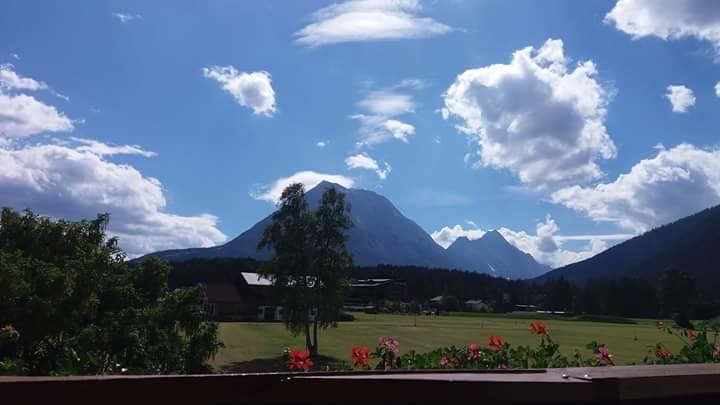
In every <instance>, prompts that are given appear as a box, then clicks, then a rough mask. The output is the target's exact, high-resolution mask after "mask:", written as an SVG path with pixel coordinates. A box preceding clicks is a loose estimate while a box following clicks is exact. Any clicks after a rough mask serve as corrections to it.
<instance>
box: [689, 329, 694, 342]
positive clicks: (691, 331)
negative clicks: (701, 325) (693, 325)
mask: <svg viewBox="0 0 720 405" xmlns="http://www.w3.org/2000/svg"><path fill="white" fill-rule="evenodd" d="M687 338H688V340H689V341H691V342H692V341H693V340H695V332H693V330H692V329H688V330H687Z"/></svg>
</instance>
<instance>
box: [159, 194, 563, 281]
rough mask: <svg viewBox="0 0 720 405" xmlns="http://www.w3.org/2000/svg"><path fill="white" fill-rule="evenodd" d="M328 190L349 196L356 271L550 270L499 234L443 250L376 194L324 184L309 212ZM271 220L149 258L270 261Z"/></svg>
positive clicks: (526, 274)
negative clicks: (224, 238) (221, 240)
mask: <svg viewBox="0 0 720 405" xmlns="http://www.w3.org/2000/svg"><path fill="white" fill-rule="evenodd" d="M329 187H335V188H337V189H338V190H339V191H342V192H343V193H345V195H346V200H347V201H348V202H349V203H350V206H351V211H350V216H351V218H352V222H353V225H354V226H353V228H352V229H351V230H350V232H349V235H348V250H349V251H350V252H351V253H352V254H353V257H354V260H355V265H357V266H375V265H379V264H392V265H413V266H424V267H431V268H432V267H434V268H457V269H462V270H470V271H477V272H483V273H488V274H492V275H495V276H498V277H505V278H532V277H536V276H539V275H541V274H543V273H545V272H547V271H548V270H549V267H547V266H545V265H541V264H538V263H537V262H536V261H535V259H533V258H532V256H530V255H529V254H527V253H523V252H521V251H520V250H518V249H517V248H516V247H514V246H513V245H511V244H510V243H508V242H507V241H506V240H505V239H504V238H503V237H502V235H500V233H498V232H497V231H491V232H488V233H486V234H485V235H484V236H483V237H482V238H480V239H477V240H473V241H471V240H468V239H467V238H459V239H458V240H456V241H455V243H453V244H452V245H450V246H449V247H448V249H447V250H445V249H443V248H442V247H441V246H440V245H438V244H437V243H435V241H434V240H433V239H432V238H431V237H430V235H428V234H427V233H426V232H425V231H424V230H423V229H422V228H421V227H420V226H419V225H418V224H416V223H415V222H413V221H412V220H410V219H409V218H407V217H405V216H404V215H403V214H402V213H401V212H400V211H399V210H398V209H397V208H395V206H393V204H392V203H391V202H390V201H389V200H388V199H387V198H385V197H383V196H381V195H379V194H377V193H375V192H372V191H368V190H360V189H346V188H344V187H342V186H340V185H337V184H333V183H329V182H322V183H320V184H319V185H317V186H316V187H314V188H313V189H312V190H309V191H308V192H307V193H306V198H307V200H308V204H309V205H310V207H311V208H315V207H317V205H318V202H319V201H320V197H321V196H322V193H323V192H325V190H326V189H328V188H329ZM270 220H271V217H270V216H268V217H266V218H264V219H263V220H261V221H260V222H258V223H256V224H255V225H253V226H252V227H251V228H250V229H248V230H247V231H245V232H243V233H242V234H240V235H239V236H237V237H236V238H234V239H233V240H231V241H229V242H227V243H225V244H224V245H220V246H216V247H210V248H193V249H178V250H166V251H162V252H157V253H152V254H151V255H153V256H157V257H160V258H163V259H166V260H169V261H185V260H190V259H197V258H224V257H250V258H254V259H257V260H266V259H268V258H269V257H270V255H271V252H270V251H268V250H264V251H258V250H257V249H256V246H257V242H258V240H259V239H260V237H261V235H262V232H263V229H264V228H265V226H266V225H267V224H268V223H269V222H270Z"/></svg>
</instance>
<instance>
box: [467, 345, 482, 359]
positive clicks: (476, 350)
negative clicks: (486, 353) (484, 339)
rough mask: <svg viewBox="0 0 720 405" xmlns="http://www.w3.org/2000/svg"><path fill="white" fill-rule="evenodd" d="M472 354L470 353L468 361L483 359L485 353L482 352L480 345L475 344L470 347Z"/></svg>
mask: <svg viewBox="0 0 720 405" xmlns="http://www.w3.org/2000/svg"><path fill="white" fill-rule="evenodd" d="M469 349H470V353H468V360H477V359H480V358H482V356H483V353H482V352H481V351H480V345H478V344H477V343H473V344H471V345H470V346H469Z"/></svg>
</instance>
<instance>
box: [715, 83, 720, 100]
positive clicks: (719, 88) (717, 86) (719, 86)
mask: <svg viewBox="0 0 720 405" xmlns="http://www.w3.org/2000/svg"><path fill="white" fill-rule="evenodd" d="M715 95H716V96H718V97H720V82H717V84H715Z"/></svg>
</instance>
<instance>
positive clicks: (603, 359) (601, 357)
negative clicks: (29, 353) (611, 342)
mask: <svg viewBox="0 0 720 405" xmlns="http://www.w3.org/2000/svg"><path fill="white" fill-rule="evenodd" d="M597 350H598V351H597V353H596V354H595V358H596V359H597V361H598V362H599V363H600V364H601V365H603V366H614V365H615V362H614V361H613V359H612V358H613V355H612V354H610V351H609V350H608V348H607V346H605V345H600V346H598V349H597Z"/></svg>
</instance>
